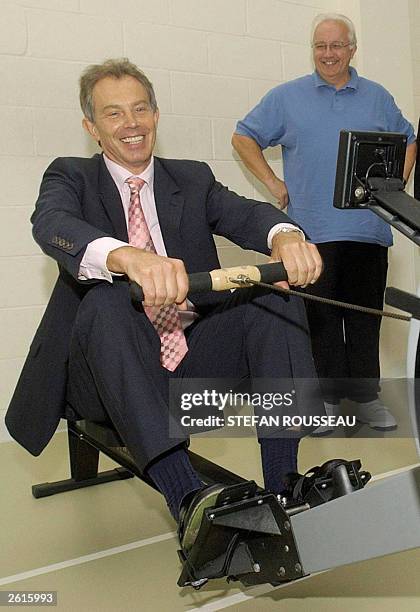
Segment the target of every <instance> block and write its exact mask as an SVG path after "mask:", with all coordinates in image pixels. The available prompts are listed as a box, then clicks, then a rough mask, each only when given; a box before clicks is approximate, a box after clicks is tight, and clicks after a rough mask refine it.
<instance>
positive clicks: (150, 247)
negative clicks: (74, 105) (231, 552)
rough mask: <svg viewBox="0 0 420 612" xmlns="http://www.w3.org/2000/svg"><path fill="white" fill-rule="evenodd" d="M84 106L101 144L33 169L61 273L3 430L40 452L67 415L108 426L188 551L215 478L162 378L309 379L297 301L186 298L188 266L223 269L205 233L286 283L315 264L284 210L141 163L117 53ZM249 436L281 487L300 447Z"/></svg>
mask: <svg viewBox="0 0 420 612" xmlns="http://www.w3.org/2000/svg"><path fill="white" fill-rule="evenodd" d="M80 102H81V107H82V111H83V114H84V119H83V125H84V127H85V129H86V130H87V131H88V132H89V134H90V135H91V136H92V138H94V140H95V141H96V142H97V143H98V145H99V146H100V147H101V149H102V153H101V154H97V155H94V156H93V157H92V158H90V159H84V158H74V157H72V158H70V157H66V158H59V159H56V160H55V161H54V162H53V163H52V164H51V165H50V167H49V168H48V169H47V171H46V173H45V175H44V178H43V181H42V184H41V189H40V195H39V198H38V201H37V203H36V208H35V212H34V214H33V216H32V222H33V233H34V237H35V239H36V240H37V242H38V243H39V244H40V246H41V247H42V249H43V250H44V251H45V253H47V254H48V255H49V256H51V257H52V258H54V259H55V260H56V261H57V263H58V266H59V272H60V273H59V278H58V281H57V284H56V286H55V288H54V291H53V294H52V296H51V299H50V301H49V304H48V306H47V309H46V312H45V315H44V317H43V319H42V321H41V324H40V327H39V329H38V331H37V334H36V336H35V338H34V341H33V343H32V345H31V349H30V353H29V355H28V359H27V361H26V363H25V366H24V369H23V371H22V374H21V377H20V379H19V382H18V385H17V388H16V390H15V393H14V396H13V398H12V401H11V404H10V406H9V409H8V412H7V416H6V424H7V426H8V428H9V431H10V433H11V434H12V436H13V437H15V438H16V440H17V441H18V442H19V443H20V444H22V445H23V446H24V447H25V448H27V449H28V450H29V451H30V452H31V453H33V454H34V455H38V454H39V453H40V452H41V451H42V449H43V448H44V446H45V445H46V444H47V443H48V441H49V439H50V438H51V436H52V434H53V433H54V430H55V428H56V427H57V424H58V422H59V419H60V416H62V415H63V414H64V413H65V411H66V409H68V408H70V409H71V410H72V411H73V415H74V418H77V416H79V417H82V418H86V419H88V420H92V421H98V422H101V421H107V420H109V419H110V420H111V421H112V422H113V424H114V425H115V427H116V429H117V430H118V432H119V434H120V436H121V438H122V439H123V441H124V443H125V444H126V446H127V447H128V449H129V450H130V452H131V454H132V456H133V457H134V459H135V461H136V463H137V465H138V467H139V468H140V469H141V470H142V471H143V472H144V473H145V474H147V475H148V477H149V478H150V479H151V480H152V481H153V482H154V483H155V484H156V487H157V488H158V489H159V490H160V491H161V492H162V493H163V495H164V496H165V499H166V501H167V504H168V507H169V509H170V511H171V513H172V515H173V516H174V518H175V519H176V520H178V519H179V517H180V514H181V510H182V509H185V510H186V511H185V513H183V512H182V514H183V515H184V517H185V518H184V520H183V522H182V526H181V527H180V533H181V540H182V541H181V543H182V546H183V547H189V546H191V544H192V542H193V540H194V537H195V535H196V527H197V525H199V518H200V516H201V514H202V512H203V508H204V507H205V506H208V505H209V504H211V503H212V501H214V499H215V496H217V494H218V493H219V492H220V490H221V487H220V486H217V485H215V487H213V488H210V489H205V490H204V492H203V490H202V489H203V484H202V483H201V481H200V479H199V477H198V475H197V474H196V472H195V471H194V469H193V467H192V465H191V463H190V461H189V457H188V454H187V452H186V445H187V443H188V440H187V438H186V437H185V435H183V432H182V431H181V430H180V428H179V429H178V430H177V431H179V436H178V437H176V436H175V435H174V434H173V433H172V430H171V428H170V422H172V424H173V420H174V416H173V415H171V414H170V413H169V381H170V379H171V378H225V377H226V378H235V379H243V378H245V377H255V378H257V377H258V378H274V379H277V380H279V381H282V380H285V379H288V380H293V379H295V378H298V379H302V378H303V379H305V378H315V377H316V374H315V369H314V366H313V360H312V355H311V351H310V339H309V334H308V332H307V328H306V321H305V310H304V307H303V304H302V302H301V300H300V299H290V300H285V299H284V298H283V296H281V295H279V294H274V293H271V292H266V291H263V292H261V291H260V290H254V289H253V288H251V289H250V290H244V291H237V292H234V293H230V292H229V291H225V292H222V293H218V294H213V293H207V294H201V295H192V296H190V299H191V302H190V301H187V300H186V296H187V291H188V278H187V272H200V271H208V270H212V269H214V268H218V267H220V264H219V261H218V257H217V252H216V246H215V242H214V239H213V234H218V235H221V236H226V237H228V238H230V239H231V240H233V241H234V242H236V243H237V244H239V245H240V246H242V247H243V248H245V249H255V250H257V251H261V252H263V253H266V254H271V257H272V258H273V259H274V260H282V261H283V263H284V265H285V267H286V270H287V271H288V275H289V281H290V282H291V283H293V284H297V285H303V286H305V285H307V284H308V283H312V282H315V281H316V279H317V278H318V276H319V274H320V271H321V259H320V257H319V254H318V250H317V248H316V246H314V245H312V244H309V243H306V242H305V239H304V235H303V232H302V231H301V230H300V229H299V228H298V227H296V225H293V224H291V223H290V220H289V218H288V217H287V216H286V215H285V214H284V213H282V212H280V211H279V210H277V209H275V208H274V207H273V206H271V205H270V204H267V203H262V202H256V201H253V200H247V199H245V198H242V197H240V196H238V195H236V194H234V193H233V192H231V191H229V190H228V189H227V188H226V187H223V186H222V185H221V184H220V183H218V182H217V181H216V180H215V178H214V176H213V174H212V172H211V170H210V168H209V167H208V166H207V165H206V164H204V163H200V162H195V161H186V160H170V159H160V158H157V157H154V156H153V149H154V146H155V141H156V132H157V126H158V119H159V111H158V107H157V103H156V98H155V94H154V91H153V86H152V84H151V82H150V81H149V79H148V78H147V76H146V75H145V74H144V73H143V72H142V71H141V70H139V69H138V68H137V67H136V66H135V65H134V64H132V63H130V62H129V61H128V60H126V59H125V60H109V61H107V62H104V63H103V64H100V65H94V66H89V67H88V68H87V69H86V71H85V72H84V74H83V75H82V77H81V81H80ZM129 280H132V281H135V282H137V283H138V284H140V285H141V286H142V287H143V291H144V302H143V304H142V305H133V304H132V302H131V300H130V292H129V282H128V281H129ZM296 393H297V392H296ZM301 399H302V401H304V400H303V398H301ZM298 401H299V398H298ZM178 425H179V424H178ZM175 426H176V423H175ZM259 441H260V445H261V457H262V465H263V471H264V482H265V486H266V488H268V489H269V490H271V491H273V492H274V493H276V494H279V493H281V491H282V489H283V488H284V486H285V481H284V477H285V474H286V473H287V472H289V471H294V470H296V456H297V445H298V440H297V439H296V438H284V439H283V438H274V437H271V438H264V437H260V440H259ZM187 508H188V511H187ZM197 517H198V518H197Z"/></svg>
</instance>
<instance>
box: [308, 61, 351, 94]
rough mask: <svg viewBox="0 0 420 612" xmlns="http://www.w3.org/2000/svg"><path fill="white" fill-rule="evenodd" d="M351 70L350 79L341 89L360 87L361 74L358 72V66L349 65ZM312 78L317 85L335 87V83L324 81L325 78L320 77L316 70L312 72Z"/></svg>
mask: <svg viewBox="0 0 420 612" xmlns="http://www.w3.org/2000/svg"><path fill="white" fill-rule="evenodd" d="M349 72H350V79H349V80H348V81H347V83H346V84H345V85H344V87H341V89H358V88H359V75H358V74H357V70H356V68H353V66H349ZM312 80H313V83H314V86H315V87H333V85H331V84H330V83H327V81H324V79H323V78H322V77H320V75H319V74H318V72H317V71H316V70H315V71H314V72H313V73H312Z"/></svg>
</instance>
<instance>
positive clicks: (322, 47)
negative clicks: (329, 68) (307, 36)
mask: <svg viewBox="0 0 420 612" xmlns="http://www.w3.org/2000/svg"><path fill="white" fill-rule="evenodd" d="M350 44H351V43H349V42H348V43H343V42H333V43H330V44H327V43H324V42H316V43H312V49H315V51H319V52H321V51H322V52H323V51H326V50H327V49H330V50H331V51H341V50H342V49H345V47H349V46H350Z"/></svg>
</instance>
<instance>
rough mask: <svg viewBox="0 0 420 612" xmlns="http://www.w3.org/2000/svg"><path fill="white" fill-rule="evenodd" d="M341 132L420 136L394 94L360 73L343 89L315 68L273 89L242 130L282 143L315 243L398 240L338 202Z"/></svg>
mask: <svg viewBox="0 0 420 612" xmlns="http://www.w3.org/2000/svg"><path fill="white" fill-rule="evenodd" d="M340 130H371V131H378V132H400V133H404V134H406V135H407V136H408V143H412V142H414V141H415V136H414V131H413V128H412V126H411V124H410V123H409V122H408V121H407V120H406V119H405V118H404V117H403V116H402V114H401V111H400V110H399V108H398V107H397V106H396V104H395V102H394V99H393V97H392V96H391V94H390V93H389V92H388V91H387V90H386V89H385V88H384V87H382V86H381V85H379V84H378V83H375V82H373V81H369V80H368V79H364V78H362V77H359V76H358V74H357V72H356V70H355V69H354V68H350V80H349V81H348V82H347V84H346V85H345V86H344V87H342V88H341V89H339V90H336V89H335V87H333V86H332V85H329V84H328V83H327V82H325V81H324V80H323V79H322V78H321V77H320V76H319V75H318V73H317V72H314V73H313V74H310V75H307V76H304V77H301V78H299V79H295V80H293V81H289V82H287V83H284V84H282V85H279V86H278V87H275V88H274V89H272V90H271V91H269V92H268V93H267V94H266V95H265V96H264V97H263V98H262V100H261V101H260V103H259V104H258V105H257V106H256V107H255V108H254V109H253V110H251V111H250V112H249V113H248V114H247V115H246V117H245V118H244V119H243V121H239V122H238V124H237V127H236V133H237V134H241V135H243V136H249V137H250V138H253V139H254V140H255V141H256V142H257V143H258V144H259V145H260V147H261V148H262V149H265V148H267V147H274V146H276V145H279V144H280V145H282V154H283V171H284V180H285V182H286V185H287V189H288V192H289V199H290V201H289V206H288V214H289V216H290V217H291V218H292V219H294V220H295V221H296V222H297V223H298V224H299V225H300V226H301V227H303V228H304V230H305V231H306V233H307V234H308V237H309V239H310V240H311V241H312V242H314V243H320V242H330V241H335V240H352V241H358V242H371V243H376V244H380V245H383V246H390V245H391V244H392V233H391V230H390V227H389V225H388V224H387V223H385V221H383V220H382V219H380V218H379V217H377V216H376V215H375V214H374V213H372V212H370V211H368V210H338V209H336V208H334V206H333V194H334V186H335V171H336V165H337V152H338V142H339V133H340Z"/></svg>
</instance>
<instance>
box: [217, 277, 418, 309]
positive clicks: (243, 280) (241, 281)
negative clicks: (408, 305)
mask: <svg viewBox="0 0 420 612" xmlns="http://www.w3.org/2000/svg"><path fill="white" fill-rule="evenodd" d="M229 281H230V282H232V283H235V284H237V285H239V286H240V287H246V286H249V285H257V286H258V287H264V288H266V289H270V290H271V291H278V292H279V293H283V294H285V295H297V296H298V297H301V298H303V299H304V300H311V301H313V302H320V303H321V304H329V305H330V306H339V307H340V308H346V309H347V310H357V311H359V312H364V313H366V314H371V315H375V316H377V317H388V318H390V319H398V320H400V321H411V317H408V316H406V315H401V314H397V313H395V312H390V311H388V310H379V309H377V308H367V307H366V306H359V305H358V304H349V303H347V302H340V301H339V300H331V299H329V298H325V297H321V296H319V295H312V294H310V293H304V292H303V291H296V290H294V289H285V288H283V287H277V286H275V285H269V284H268V283H262V282H261V281H256V280H252V279H251V278H250V277H249V276H246V275H245V274H238V276H237V277H236V278H229Z"/></svg>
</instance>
